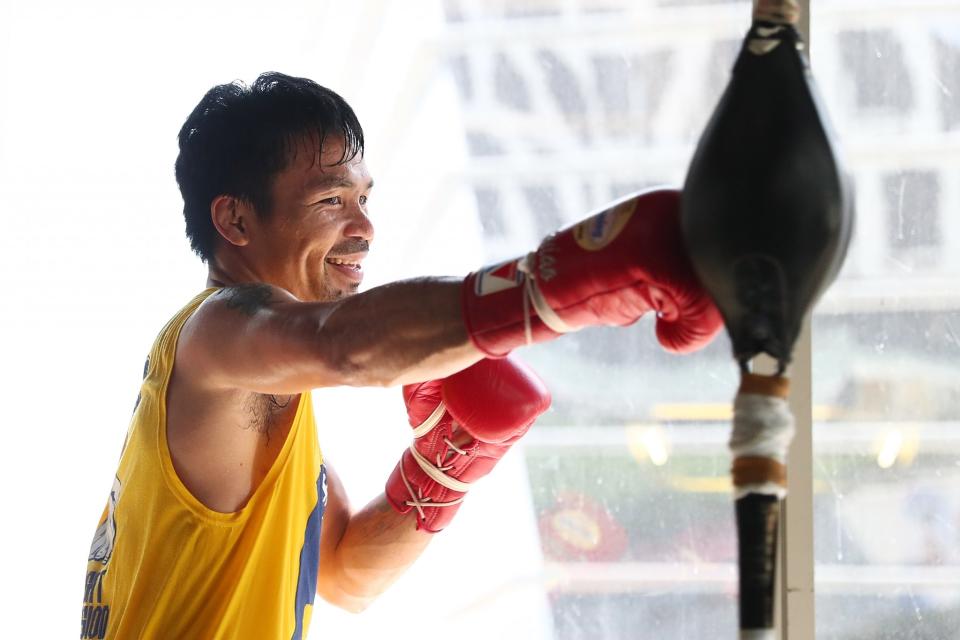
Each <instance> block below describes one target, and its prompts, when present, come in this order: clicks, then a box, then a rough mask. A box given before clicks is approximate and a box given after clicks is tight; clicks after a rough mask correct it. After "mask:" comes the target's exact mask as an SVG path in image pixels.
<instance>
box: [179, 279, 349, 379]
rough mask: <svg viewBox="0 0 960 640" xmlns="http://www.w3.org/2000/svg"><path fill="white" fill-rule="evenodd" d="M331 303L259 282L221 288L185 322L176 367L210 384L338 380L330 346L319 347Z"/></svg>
mask: <svg viewBox="0 0 960 640" xmlns="http://www.w3.org/2000/svg"><path fill="white" fill-rule="evenodd" d="M335 305H336V303H305V302H301V301H299V300H297V299H296V298H295V297H293V296H292V295H291V294H290V293H288V292H287V291H285V290H283V289H280V288H278V287H274V286H271V285H267V284H262V283H250V284H242V285H238V286H234V287H227V288H224V289H221V290H220V291H218V292H216V293H214V294H213V295H211V296H210V297H209V298H207V299H206V300H205V301H204V302H203V304H201V305H200V307H199V308H198V309H197V310H196V312H195V313H194V314H193V315H192V316H191V317H190V319H189V320H187V322H186V323H185V324H184V326H183V329H182V330H181V333H180V338H179V342H178V344H177V356H176V358H177V369H178V373H179V374H180V375H183V376H184V377H186V378H188V379H190V380H192V381H193V382H194V383H195V384H197V385H199V386H202V387H205V388H209V389H245V390H248V391H253V392H256V393H265V394H293V393H300V392H303V391H307V390H309V389H313V388H317V387H323V386H329V385H333V384H337V383H338V368H337V366H336V362H335V353H332V352H331V351H330V350H329V349H324V345H323V340H322V331H321V328H322V326H323V320H324V318H325V317H326V316H327V315H329V313H330V311H331V309H332V308H333V307H335Z"/></svg>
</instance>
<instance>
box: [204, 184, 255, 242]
mask: <svg viewBox="0 0 960 640" xmlns="http://www.w3.org/2000/svg"><path fill="white" fill-rule="evenodd" d="M252 215H253V208H252V207H251V206H250V205H249V204H247V203H245V202H243V201H241V200H239V199H238V198H236V197H234V196H217V197H216V198H214V199H213V202H211V203H210V218H211V219H212V220H213V226H214V227H216V228H217V231H218V232H219V233H220V235H221V236H222V237H223V239H224V240H226V241H227V242H229V243H230V244H232V245H234V246H237V247H242V246H244V245H246V244H247V243H249V242H250V236H249V235H248V231H249V224H250V217H251V216H252Z"/></svg>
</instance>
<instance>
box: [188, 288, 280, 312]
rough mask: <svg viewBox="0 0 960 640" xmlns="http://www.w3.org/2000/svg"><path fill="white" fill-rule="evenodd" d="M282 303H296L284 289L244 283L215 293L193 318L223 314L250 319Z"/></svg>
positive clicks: (205, 301)
mask: <svg viewBox="0 0 960 640" xmlns="http://www.w3.org/2000/svg"><path fill="white" fill-rule="evenodd" d="M282 302H298V300H297V298H296V297H294V295H293V294H292V293H290V292H289V291H287V290H286V289H282V288H280V287H277V286H274V285H272V284H267V283H265V282H244V283H242V284H236V285H232V286H229V287H223V288H222V289H220V290H218V291H215V292H214V293H213V294H211V295H210V296H209V297H208V298H207V299H206V300H204V302H203V304H201V305H200V307H199V308H198V309H197V313H196V314H194V317H198V316H199V317H200V318H201V319H202V318H203V317H205V316H210V315H219V314H223V313H232V314H238V315H240V316H247V317H252V316H254V315H256V314H257V313H258V312H260V311H262V310H264V309H266V308H269V307H271V306H272V305H275V304H278V303H282Z"/></svg>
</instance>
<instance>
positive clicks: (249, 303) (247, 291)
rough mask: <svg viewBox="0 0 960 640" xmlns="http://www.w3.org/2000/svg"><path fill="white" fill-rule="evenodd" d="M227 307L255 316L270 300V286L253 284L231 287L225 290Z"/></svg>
mask: <svg viewBox="0 0 960 640" xmlns="http://www.w3.org/2000/svg"><path fill="white" fill-rule="evenodd" d="M223 295H224V296H225V297H226V299H227V307H228V308H230V309H236V310H238V311H239V312H240V313H242V314H244V315H246V316H253V315H254V314H255V313H256V312H257V311H258V310H259V309H261V308H262V307H263V306H264V305H265V304H266V303H267V302H268V301H269V300H270V295H271V294H270V286H269V285H266V284H262V283H255V282H251V283H249V284H240V285H237V286H235V287H229V288H227V289H224V290H223Z"/></svg>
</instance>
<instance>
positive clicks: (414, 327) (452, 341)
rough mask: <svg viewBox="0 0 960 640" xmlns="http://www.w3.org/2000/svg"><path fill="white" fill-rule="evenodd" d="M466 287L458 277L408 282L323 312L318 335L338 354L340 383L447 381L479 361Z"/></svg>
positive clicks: (326, 350) (327, 350) (325, 347)
mask: <svg viewBox="0 0 960 640" xmlns="http://www.w3.org/2000/svg"><path fill="white" fill-rule="evenodd" d="M462 286H463V284H462V280H460V279H453V278H421V279H415V280H404V281H400V282H395V283H390V284H387V285H383V286H380V287H377V288H375V289H371V290H370V291H367V292H365V293H363V294H359V295H355V296H350V297H349V298H345V299H343V300H341V301H339V302H338V303H336V304H335V305H331V306H327V307H326V308H324V309H322V311H321V318H320V325H319V326H320V329H319V331H318V333H319V336H320V340H321V341H323V342H324V344H323V345H322V347H323V352H324V353H327V354H335V355H334V357H335V358H336V360H337V368H338V370H339V372H340V375H341V378H342V380H341V384H349V385H355V386H371V385H375V386H392V385H396V384H404V383H407V382H414V381H419V380H426V379H431V378H442V377H445V376H448V375H450V374H452V373H454V372H456V371H459V370H461V369H463V368H464V367H467V366H469V365H471V364H473V363H474V362H476V361H477V360H479V359H480V358H481V357H482V356H483V354H482V353H480V352H479V351H478V350H477V349H476V348H475V347H474V346H473V344H472V343H471V341H470V339H469V337H468V335H467V330H466V327H465V325H464V321H463V312H462V309H461V302H460V298H461V289H462Z"/></svg>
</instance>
